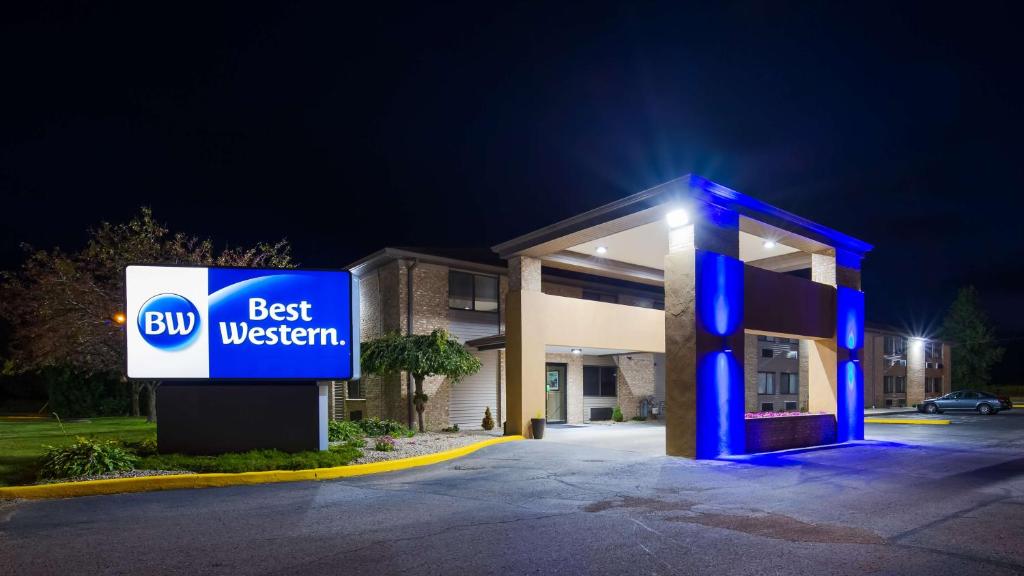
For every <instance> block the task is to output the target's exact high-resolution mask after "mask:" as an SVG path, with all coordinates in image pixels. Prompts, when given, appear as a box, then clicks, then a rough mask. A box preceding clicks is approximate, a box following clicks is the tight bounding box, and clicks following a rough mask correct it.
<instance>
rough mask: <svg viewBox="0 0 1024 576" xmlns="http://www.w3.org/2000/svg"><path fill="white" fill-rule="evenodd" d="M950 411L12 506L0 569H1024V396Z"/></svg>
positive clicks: (592, 439) (489, 451)
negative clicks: (941, 419) (834, 430)
mask: <svg viewBox="0 0 1024 576" xmlns="http://www.w3.org/2000/svg"><path fill="white" fill-rule="evenodd" d="M901 417H903V415H901ZM920 417H921V418H930V416H924V415H921V416H920ZM945 417H948V418H949V419H950V420H952V423H951V424H950V425H949V426H903V425H881V424H879V425H874V424H869V425H867V435H868V440H867V441H865V442H862V443H854V444H849V445H842V446H838V447H829V448H823V449H812V450H800V451H790V452H786V453H777V454H771V455H762V456H752V457H747V458H744V459H741V460H739V461H700V462H695V461H690V460H685V459H678V458H670V457H665V456H659V455H657V454H658V453H659V452H658V446H657V444H656V442H658V441H659V440H658V434H660V430H658V429H657V427H654V426H647V425H643V424H626V425H620V426H612V427H587V428H563V429H558V428H555V429H553V430H552V431H551V432H552V433H551V434H550V435H549V437H548V438H546V439H545V440H541V441H524V442H514V443H509V444H503V445H499V446H493V447H489V448H486V449H484V450H481V451H479V452H477V453H475V454H473V455H470V456H468V457H465V458H462V459H459V460H454V461H450V462H446V463H442V464H439V465H435V466H430V467H426V468H419V469H413V470H407V471H403V472H397V473H391V474H384V475H378V476H370V477H362V478H353V479H346V480H337V481H326V482H304V483H293V484H271V485H263V486H240V487H231V488H217V489H203V490H182V491H171V492H155V493H147V494H124V495H117V496H97V497H87V498H77V499H68V500H52V501H36V502H20V503H7V504H0V574H19V575H20V574H438V575H445V576H452V575H462V574H502V575H508V574H715V575H723V574H814V575H823V574H901V575H903V574H929V575H932V574H935V575H940V574H958V575H962V574H986V575H997V574H1021V573H1024V538H1022V537H1024V410H1017V411H1012V412H1009V413H1003V414H999V415H996V416H988V417H983V416H978V415H974V414H964V415H953V414H947V415H945ZM661 442H663V440H661ZM652 443H655V444H652Z"/></svg>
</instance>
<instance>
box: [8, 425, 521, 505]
mask: <svg viewBox="0 0 1024 576" xmlns="http://www.w3.org/2000/svg"><path fill="white" fill-rule="evenodd" d="M516 440H523V437H522V436H501V437H499V438H491V439H490V440H484V441H482V442H476V443H474V444H470V445H468V446H463V447H461V448H453V449H451V450H445V451H444V452H436V453H434V454H424V455H423V456H413V457H411V458H401V459H398V460H385V461H383V462H370V463H369V464H353V465H351V466H335V467H333V468H314V469H312V470H269V471H266V472H241V473H237V474H229V473H216V474H175V475H167V476H140V477H138V478H114V479H111V480H87V481H85V482H62V483H60V484H40V485H36V486H8V487H0V500H4V499H13V498H30V499H36V498H73V497H75V496H96V495H100V494H120V493H123V492H152V491H156V490H178V489H182V488H210V487H219V486H238V485H242V484H266V483H271V482H301V481H306V480H330V479H332V478H347V477H350V476H365V475H367V474H380V473H381V472H394V471H396V470H405V469H406V468H417V467H419V466H428V465H430V464H437V463H438V462H444V461H445V460H452V459H454V458H459V457H461V456H465V455H467V454H471V453H473V452H476V451H477V450H480V449H481V448H486V447H488V446H493V445H495V444H503V443H505V442H513V441H516Z"/></svg>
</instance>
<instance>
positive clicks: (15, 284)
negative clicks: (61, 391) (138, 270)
mask: <svg viewBox="0 0 1024 576" xmlns="http://www.w3.org/2000/svg"><path fill="white" fill-rule="evenodd" d="M25 249H26V251H27V252H28V257H27V259H26V261H25V264H24V265H23V266H22V268H21V270H19V271H17V272H14V273H11V272H5V273H4V274H3V276H2V284H0V315H2V316H3V317H4V318H5V319H6V320H8V321H9V322H10V324H11V326H12V334H11V340H10V352H11V360H12V363H13V365H14V366H15V368H16V369H17V370H18V371H23V372H24V371H34V370H42V369H45V368H48V367H53V366H61V367H72V368H74V369H76V370H80V371H83V372H87V373H114V374H117V375H119V376H120V378H121V380H122V381H124V382H127V381H128V379H127V374H125V338H124V322H126V321H131V320H130V319H126V318H124V316H123V313H124V309H125V301H124V270H125V267H126V266H128V265H129V264H167V265H200V266H244V267H274V268H289V267H292V266H293V264H292V261H291V256H290V250H291V248H290V246H289V244H288V242H287V241H285V240H281V241H280V242H277V243H276V244H262V243H261V244H257V245H256V246H254V247H251V248H225V249H224V250H221V251H220V252H219V253H215V250H214V247H213V242H212V241H211V240H209V239H200V238H198V237H196V236H190V235H187V234H184V233H180V232H178V233H173V234H172V233H171V232H170V231H169V230H168V229H167V228H166V227H165V226H163V225H162V224H159V223H158V222H157V221H156V220H154V219H153V214H152V211H151V210H150V209H149V208H142V209H141V211H140V213H139V214H138V215H137V216H135V217H134V218H132V219H131V220H130V221H128V222H127V223H123V224H110V223H108V222H103V223H102V224H100V226H99V227H98V228H96V229H93V230H91V231H90V232H89V239H88V242H87V243H86V246H85V248H83V249H82V250H81V251H79V252H75V253H67V252H64V251H62V250H61V249H59V248H55V249H53V250H50V251H46V250H34V249H32V248H31V247H29V246H25ZM158 385H159V382H156V381H143V382H138V381H133V382H132V413H133V414H134V415H136V416H137V415H138V414H139V392H140V391H141V388H142V387H145V388H146V390H147V392H148V394H147V397H148V411H147V417H148V419H149V420H150V421H154V422H155V421H156V388H157V386H158Z"/></svg>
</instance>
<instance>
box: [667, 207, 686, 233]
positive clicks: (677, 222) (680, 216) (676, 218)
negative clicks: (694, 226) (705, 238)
mask: <svg viewBox="0 0 1024 576" xmlns="http://www.w3.org/2000/svg"><path fill="white" fill-rule="evenodd" d="M665 219H666V220H668V227H669V228H679V227H681V226H686V224H687V223H688V222H689V221H690V215H689V214H687V213H686V210H683V209H682V208H677V209H675V210H673V211H671V212H669V213H668V214H666V215H665Z"/></svg>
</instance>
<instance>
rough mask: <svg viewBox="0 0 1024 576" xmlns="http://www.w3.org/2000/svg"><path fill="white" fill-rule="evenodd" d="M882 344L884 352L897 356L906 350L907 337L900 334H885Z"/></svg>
mask: <svg viewBox="0 0 1024 576" xmlns="http://www.w3.org/2000/svg"><path fill="white" fill-rule="evenodd" d="M882 344H883V346H884V348H885V353H886V354H889V355H891V356H899V355H902V354H904V353H906V351H907V339H906V338H904V337H902V336H886V337H885V339H884V340H883V343H882Z"/></svg>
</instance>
